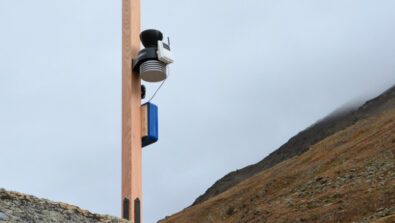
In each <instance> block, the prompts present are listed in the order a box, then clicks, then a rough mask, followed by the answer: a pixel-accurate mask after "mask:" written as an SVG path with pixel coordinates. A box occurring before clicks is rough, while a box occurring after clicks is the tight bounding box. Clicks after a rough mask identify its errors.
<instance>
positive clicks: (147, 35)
mask: <svg viewBox="0 0 395 223" xmlns="http://www.w3.org/2000/svg"><path fill="white" fill-rule="evenodd" d="M140 40H141V42H142V43H143V45H144V47H145V48H149V47H153V48H158V41H159V40H163V34H162V33H161V32H160V31H159V30H156V29H147V30H144V31H143V32H141V34H140Z"/></svg>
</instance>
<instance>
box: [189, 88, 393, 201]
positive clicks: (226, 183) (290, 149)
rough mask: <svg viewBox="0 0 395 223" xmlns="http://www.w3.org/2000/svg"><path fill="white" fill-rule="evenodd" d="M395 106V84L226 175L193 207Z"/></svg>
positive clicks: (331, 115) (199, 198)
mask: <svg viewBox="0 0 395 223" xmlns="http://www.w3.org/2000/svg"><path fill="white" fill-rule="evenodd" d="M394 105H395V85H393V86H392V87H391V88H390V89H388V90H387V91H385V92H384V93H382V94H381V95H380V96H378V97H376V98H373V99H371V100H369V101H367V102H365V103H364V104H363V105H362V106H360V107H359V108H357V109H351V110H343V111H342V112H334V113H332V114H330V115H328V116H327V117H326V118H324V119H322V120H320V121H318V122H316V123H315V124H313V125H312V126H310V127H308V128H307V129H305V130H303V131H301V132H300V133H298V134H297V135H296V136H294V137H292V138H291V139H289V140H288V142H286V143H285V144H284V145H282V146H281V147H280V148H279V149H277V150H276V151H274V152H272V153H271V154H270V155H268V156H267V157H266V158H264V159H263V160H262V161H260V162H258V163H256V164H252V165H249V166H247V167H244V168H242V169H240V170H236V171H233V172H231V173H229V174H227V175H225V176H224V177H223V178H221V179H220V180H218V181H217V182H215V184H214V185H212V186H211V187H210V188H209V189H207V191H206V192H205V193H204V194H202V195H201V196H199V197H198V198H197V199H196V200H195V201H194V202H193V204H192V206H194V205H197V204H200V203H202V202H204V201H206V200H208V199H210V198H212V197H214V196H216V195H218V194H220V193H222V192H225V191H226V190H228V189H230V188H232V187H233V186H235V185H237V184H238V183H240V182H241V181H244V180H246V179H248V178H250V177H252V176H254V175H255V174H257V173H259V172H261V171H263V170H266V169H269V168H271V167H273V166H275V165H276V164H278V163H280V162H282V161H285V160H288V159H290V158H292V157H295V156H298V155H300V154H302V153H304V152H306V151H308V150H309V147H310V146H311V145H314V144H315V143H317V142H319V141H321V140H323V139H325V138H326V137H328V136H330V135H332V134H334V133H335V132H338V131H340V130H343V129H345V128H347V127H349V126H351V125H353V124H355V123H356V122H357V121H359V120H361V119H364V118H366V117H369V116H370V115H372V114H377V113H381V112H385V111H387V110H388V109H390V108H393V106H394Z"/></svg>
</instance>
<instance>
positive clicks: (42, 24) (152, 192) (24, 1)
mask: <svg viewBox="0 0 395 223" xmlns="http://www.w3.org/2000/svg"><path fill="white" fill-rule="evenodd" d="M394 11H395V2H394V1H391V0H388V1H362V0H355V1H347V0H346V1H344V0H342V1H340V0H338V1H329V0H327V1H317V0H310V1H292V0H289V1H279V0H275V1H274V0H273V1H263V0H249V1H240V0H238V1H236V0H227V1H225V0H220V1H212V0H199V1H197V0H195V1H188V0H168V1H154V0H142V27H143V29H146V28H157V29H160V30H162V31H163V32H164V33H165V35H169V36H170V37H171V39H172V47H173V53H174V55H175V57H176V62H175V63H174V65H172V66H171V74H170V75H171V76H170V78H169V79H168V81H167V83H166V84H165V85H164V87H163V88H162V90H161V91H160V92H159V94H158V95H157V97H156V98H155V99H154V101H153V102H154V103H156V104H157V105H158V106H159V135H160V139H159V142H158V143H156V144H154V145H152V146H149V147H146V148H144V152H143V187H144V188H143V190H144V192H143V211H144V221H145V222H155V221H157V220H159V219H160V218H163V217H165V216H166V215H170V214H172V213H175V212H177V211H180V210H181V209H182V208H184V207H186V206H188V205H190V204H191V203H192V202H193V200H194V199H195V198H196V197H197V196H198V195H200V194H202V193H203V192H204V191H205V190H206V189H207V188H208V187H209V186H211V185H212V184H213V183H214V182H215V181H216V180H218V179H219V178H220V177H222V176H223V175H225V174H226V173H228V172H230V171H232V170H235V169H238V168H242V167H244V166H246V165H249V164H252V163H255V162H257V161H259V160H261V159H262V158H264V157H265V156H266V155H268V154H269V153H270V152H272V151H273V150H275V149H276V148H278V147H279V146H280V145H281V144H283V143H285V142H286V141H287V140H288V139H289V138H290V137H291V136H293V135H294V134H296V133H297V132H299V131H300V130H302V129H303V128H305V127H307V126H308V125H310V124H312V123H313V122H315V121H316V120H317V119H320V118H322V117H323V116H325V115H326V114H328V113H330V112H331V111H333V110H334V109H336V108H337V107H339V106H341V105H343V104H345V103H347V102H349V101H350V100H354V99H356V98H361V97H364V98H367V97H369V96H373V95H376V94H378V93H380V92H381V91H383V90H385V89H386V88H388V87H390V86H391V85H393V84H394V83H395V41H394V40H395V29H394V27H395V13H394ZM156 87H157V85H149V88H148V92H147V93H148V96H150V95H151V94H152V93H153V91H154V89H155V88H156ZM0 158H1V161H0V187H4V188H6V189H8V190H16V191H20V192H24V193H30V194H33V195H36V196H39V197H45V198H48V199H51V200H56V201H63V202H67V203H71V204H75V205H78V206H80V207H81V208H84V209H88V210H90V211H94V212H99V213H103V214H104V213H105V214H112V215H117V216H120V189H121V174H120V173H121V163H120V161H121V1H120V0H119V1H104V0H84V1H80V0H68V1H57V0H55V1H54V0H35V1H31V0H19V1H15V0H0Z"/></svg>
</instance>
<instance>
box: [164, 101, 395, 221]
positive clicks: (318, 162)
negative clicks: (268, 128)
mask: <svg viewBox="0 0 395 223" xmlns="http://www.w3.org/2000/svg"><path fill="white" fill-rule="evenodd" d="M390 101H392V102H391V103H392V105H393V103H394V100H393V99H391V100H390ZM369 103H372V102H368V103H367V104H365V105H364V106H365V108H366V107H367V106H368V105H369ZM386 104H387V103H386ZM387 105H388V104H387ZM362 109H364V108H363V107H362ZM190 222H204V223H214V222H215V223H222V222H223V223H225V222H226V223H236V222H237V223H239V222H248V223H254V222H259V223H263V222H377V223H378V222H381V223H386V222H395V108H394V106H392V107H391V106H390V107H387V108H386V109H384V110H383V111H382V112H378V113H377V114H375V115H370V117H369V118H366V119H360V120H359V121H357V122H356V123H354V124H352V125H351V126H349V127H347V128H346V129H344V130H341V131H338V132H336V133H335V134H333V135H331V136H329V137H326V138H325V139H324V140H322V141H320V142H318V143H316V144H315V145H312V146H311V148H310V149H309V150H308V151H306V152H305V153H303V154H301V155H300V156H296V157H293V158H291V159H288V160H286V161H283V162H281V163H278V164H277V165H275V166H274V167H272V168H270V169H267V170H264V171H261V172H259V173H258V174H256V175H254V176H253V177H250V178H249V179H247V180H244V181H242V182H241V183H239V184H237V185H236V186H234V187H232V188H231V189H229V190H227V191H225V192H223V193H221V194H220V195H218V196H215V197H214V198H212V199H210V200H207V201H205V202H203V203H201V204H197V205H195V206H192V207H189V208H187V209H185V210H184V211H182V212H180V213H177V214H175V215H173V216H171V217H167V218H166V219H164V220H162V221H160V223H190Z"/></svg>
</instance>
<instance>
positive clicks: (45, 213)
mask: <svg viewBox="0 0 395 223" xmlns="http://www.w3.org/2000/svg"><path fill="white" fill-rule="evenodd" d="M0 222H24V223H26V222H86V223H91V222H92V223H93V222H95V223H97V222H106V223H127V222H129V221H126V220H123V219H120V218H116V217H112V216H109V215H99V214H92V213H90V212H88V211H86V210H82V209H80V208H78V207H76V206H72V205H68V204H65V203H57V202H52V201H49V200H46V199H39V198H37V197H34V196H31V195H26V194H21V193H17V192H10V191H6V190H4V189H1V188H0Z"/></svg>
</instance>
